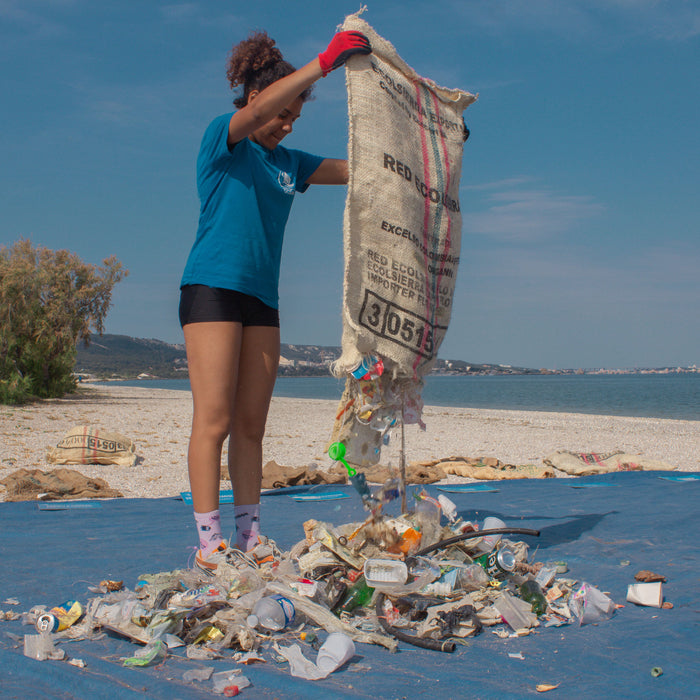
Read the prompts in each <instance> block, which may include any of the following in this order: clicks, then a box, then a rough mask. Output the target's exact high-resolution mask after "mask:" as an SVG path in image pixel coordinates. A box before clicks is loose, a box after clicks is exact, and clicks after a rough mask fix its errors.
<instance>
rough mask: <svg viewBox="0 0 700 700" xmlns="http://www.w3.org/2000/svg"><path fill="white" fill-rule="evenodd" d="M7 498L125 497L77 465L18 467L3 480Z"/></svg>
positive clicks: (30, 499) (9, 499) (69, 498)
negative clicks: (76, 467)
mask: <svg viewBox="0 0 700 700" xmlns="http://www.w3.org/2000/svg"><path fill="white" fill-rule="evenodd" d="M0 484H2V485H3V486H5V487H6V488H7V494H6V495H5V500H6V501H33V500H36V499H37V498H41V500H43V501H63V500H72V499H83V498H123V494H122V493H121V491H117V490H116V489H113V488H111V487H110V485H109V484H108V483H107V482H106V481H105V480H104V479H92V478H90V477H87V476H85V475H84V474H81V473H80V472H77V471H75V470H73V469H52V470H51V471H48V472H44V471H42V470H41V469H18V470H17V471H14V472H12V474H10V475H8V476H6V477H5V478H4V479H2V480H0Z"/></svg>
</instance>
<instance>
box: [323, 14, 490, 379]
mask: <svg viewBox="0 0 700 700" xmlns="http://www.w3.org/2000/svg"><path fill="white" fill-rule="evenodd" d="M343 29H344V30H356V31H360V32H362V33H363V34H365V35H366V36H367V37H368V38H369V40H370V43H371V45H372V53H371V54H370V55H368V56H357V57H353V58H352V59H351V60H349V61H348V63H347V66H346V82H347V90H348V111H349V139H350V142H349V149H348V150H349V165H350V168H349V170H350V179H349V182H348V194H347V201H346V206H345V219H344V242H345V277H344V309H343V339H342V356H341V357H340V359H339V361H338V362H337V363H336V365H335V370H336V372H338V373H339V374H341V375H342V374H343V373H344V372H347V371H349V370H351V369H352V368H353V367H355V366H356V365H357V364H358V363H359V362H360V360H361V358H362V356H363V355H366V354H376V355H379V356H381V357H382V358H384V359H385V361H386V360H389V361H390V369H391V371H392V374H393V376H402V377H409V378H413V377H415V376H418V377H420V376H423V375H425V374H426V373H427V372H428V371H429V370H430V368H431V366H432V365H433V364H434V361H435V359H436V355H437V350H438V348H439V346H440V343H441V342H442V339H443V337H444V335H445V331H446V330H447V326H448V323H449V320H450V314H451V310H452V297H453V292H454V285H455V279H456V275H457V266H458V263H459V256H460V240H461V226H462V221H461V210H460V205H459V181H460V174H461V168H462V149H463V144H464V134H465V131H464V128H465V127H464V122H463V120H462V112H463V111H464V109H465V108H466V107H467V106H468V105H469V104H471V103H472V102H474V100H475V99H476V96H474V95H471V94H469V93H466V92H463V91H461V90H450V89H447V88H442V87H439V86H437V85H436V84H435V83H433V82H432V81H430V80H428V79H427V78H422V77H421V76H419V75H418V74H417V73H416V72H415V71H414V70H413V69H412V68H411V67H410V66H408V65H407V64H406V63H405V62H404V61H403V60H402V59H401V57H400V56H399V55H398V54H397V52H396V50H395V49H394V47H393V46H392V45H391V44H390V43H389V42H388V41H386V39H383V38H382V37H381V36H379V35H378V34H377V33H376V32H375V31H374V29H372V27H371V26H370V25H369V24H367V22H365V21H364V20H362V19H360V17H359V13H358V14H355V15H351V16H349V17H347V18H346V20H345V23H344V24H343Z"/></svg>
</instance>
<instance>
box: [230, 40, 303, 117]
mask: <svg viewBox="0 0 700 700" xmlns="http://www.w3.org/2000/svg"><path fill="white" fill-rule="evenodd" d="M295 70H296V69H295V68H294V66H293V65H291V63H288V62H287V61H285V60H284V58H282V52H281V51H280V50H279V49H278V48H277V47H276V46H275V40H274V39H272V38H271V37H269V36H268V35H267V32H264V31H258V32H251V34H250V36H249V37H248V38H247V39H244V40H243V41H241V42H240V43H238V44H236V45H235V46H234V47H233V48H232V49H231V53H230V54H229V58H228V63H227V64H226V77H227V78H228V82H229V84H230V85H231V89H232V90H233V89H235V88H238V87H240V88H242V93H241V95H240V96H239V97H237V98H236V99H234V101H233V104H234V106H235V107H237V108H239V109H240V108H241V107H245V106H246V105H247V104H248V95H250V93H251V91H253V90H258V91H261V90H264V89H265V88H266V87H267V86H268V85H271V84H272V83H274V82H275V81H276V80H279V79H280V78H284V77H285V76H286V75H289V74H290V73H293V72H294V71H295ZM299 97H301V98H302V99H303V101H304V102H306V101H307V100H309V99H310V98H311V88H310V87H308V88H306V90H304V92H302V93H301V95H299Z"/></svg>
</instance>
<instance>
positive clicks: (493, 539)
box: [477, 515, 506, 552]
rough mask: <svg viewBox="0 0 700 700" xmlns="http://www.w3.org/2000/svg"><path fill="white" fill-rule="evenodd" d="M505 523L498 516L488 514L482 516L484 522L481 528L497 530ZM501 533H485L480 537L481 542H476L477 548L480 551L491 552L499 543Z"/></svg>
mask: <svg viewBox="0 0 700 700" xmlns="http://www.w3.org/2000/svg"><path fill="white" fill-rule="evenodd" d="M505 526H506V524H505V523H504V522H503V521H502V520H501V519H500V518H494V517H493V516H492V515H490V516H489V517H488V518H484V523H483V526H482V528H481V529H482V530H499V529H501V528H504V527H505ZM500 539H501V535H486V537H483V538H482V539H481V542H479V544H477V548H478V549H479V551H480V552H492V551H493V549H494V547H495V546H496V545H497V544H498V543H499V541H500Z"/></svg>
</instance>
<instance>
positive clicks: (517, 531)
mask: <svg viewBox="0 0 700 700" xmlns="http://www.w3.org/2000/svg"><path fill="white" fill-rule="evenodd" d="M484 535H532V536H533V537H539V536H540V531H539V530H530V529H529V528H527V527H499V528H494V529H492V530H474V531H469V532H464V533H462V534H461V535H455V537H450V538H449V539H446V540H441V541H440V542H436V543H435V544H431V545H430V546H428V547H424V548H423V549H421V550H419V551H418V552H416V553H415V554H414V555H413V556H414V557H420V556H423V555H424V554H430V552H435V551H437V550H438V549H444V548H445V547H449V546H450V545H451V544H456V543H457V542H462V541H463V540H473V539H475V538H476V537H483V536H484Z"/></svg>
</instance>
